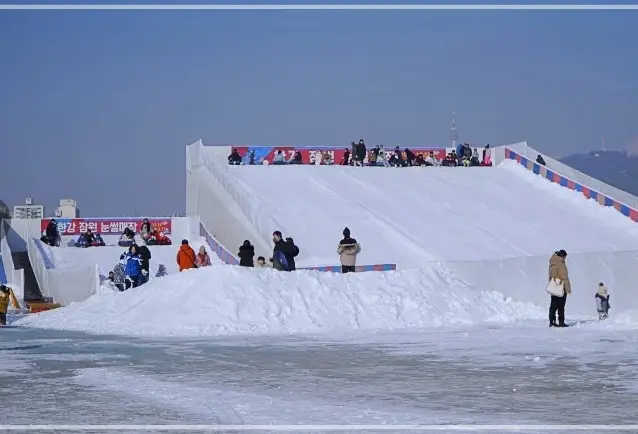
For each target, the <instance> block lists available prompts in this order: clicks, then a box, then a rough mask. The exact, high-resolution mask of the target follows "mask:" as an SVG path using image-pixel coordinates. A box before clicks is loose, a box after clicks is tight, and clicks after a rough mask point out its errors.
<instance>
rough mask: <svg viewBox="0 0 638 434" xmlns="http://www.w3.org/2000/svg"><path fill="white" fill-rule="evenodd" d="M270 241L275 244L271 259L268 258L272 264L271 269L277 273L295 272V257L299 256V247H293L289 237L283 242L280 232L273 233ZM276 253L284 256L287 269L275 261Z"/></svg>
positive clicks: (293, 243)
mask: <svg viewBox="0 0 638 434" xmlns="http://www.w3.org/2000/svg"><path fill="white" fill-rule="evenodd" d="M272 241H273V242H274V243H275V247H274V248H273V257H272V258H270V262H272V263H273V268H275V269H276V270H279V271H295V269H296V268H297V266H296V264H295V257H296V256H297V255H298V254H299V247H297V246H295V242H294V241H293V239H292V238H290V237H289V238H286V241H284V240H283V237H282V235H281V232H280V231H275V232H273V234H272ZM277 252H281V253H283V254H284V256H285V258H286V262H287V263H288V267H284V266H283V264H281V263H279V262H278V261H277V260H276V258H277Z"/></svg>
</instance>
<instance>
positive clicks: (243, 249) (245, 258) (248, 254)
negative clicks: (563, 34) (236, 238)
mask: <svg viewBox="0 0 638 434" xmlns="http://www.w3.org/2000/svg"><path fill="white" fill-rule="evenodd" d="M238 256H239V265H240V266H242V267H254V266H255V263H254V261H253V258H254V257H255V246H253V245H252V244H250V241H248V240H246V241H244V244H242V245H241V246H239V254H238Z"/></svg>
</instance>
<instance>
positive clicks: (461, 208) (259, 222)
mask: <svg viewBox="0 0 638 434" xmlns="http://www.w3.org/2000/svg"><path fill="white" fill-rule="evenodd" d="M219 170H226V173H225V174H224V175H223V176H225V177H227V178H228V182H227V183H226V185H227V186H232V187H231V188H233V189H234V190H235V191H236V192H237V194H238V195H240V196H241V197H250V198H252V200H251V201H250V202H248V203H249V204H250V207H245V208H244V211H245V212H246V214H247V217H248V218H249V219H250V220H251V222H252V224H253V225H254V226H255V227H256V228H257V230H258V231H259V234H260V235H262V236H263V237H264V239H269V238H271V234H272V232H273V230H275V229H279V230H281V231H282V232H283V233H284V235H285V236H291V237H293V238H294V240H295V242H296V243H297V245H298V246H300V248H301V254H300V255H299V261H298V264H300V265H301V266H311V265H333V264H335V262H336V261H337V259H336V255H335V248H336V245H337V243H338V241H339V240H340V239H341V232H342V230H343V228H344V226H348V227H349V228H350V230H351V232H352V236H353V237H354V238H356V239H357V240H359V241H361V242H362V246H363V251H362V253H361V255H360V257H359V262H360V263H362V264H375V263H376V264H379V263H396V264H397V267H398V268H414V267H422V266H423V265H424V263H426V262H432V261H473V260H488V259H505V258H515V257H524V256H535V255H548V254H550V253H551V252H554V251H556V250H558V249H566V250H567V251H568V252H570V253H579V252H593V251H607V250H631V249H635V248H636V246H638V229H637V228H636V225H635V224H634V223H633V222H632V221H631V220H629V219H627V218H626V217H623V216H622V215H620V214H619V213H617V212H615V211H614V210H613V209H605V208H603V207H602V206H600V205H598V204H597V203H595V202H594V201H587V200H585V199H584V198H583V197H582V196H581V195H580V194H579V193H576V192H573V191H569V190H566V189H564V188H561V187H559V186H558V185H555V184H554V185H552V184H551V183H549V182H548V181H546V180H543V179H541V178H539V177H538V176H534V175H533V174H531V173H530V172H528V171H527V170H525V169H524V168H522V167H520V166H519V165H517V164H516V163H514V162H512V161H505V162H504V163H503V165H501V166H500V167H495V168H435V169H424V168H418V167H414V168H405V169H392V168H390V169H386V168H352V167H330V166H302V167H300V166H280V167H275V166H228V165H226V166H224V167H223V168H220V169H219ZM282 185H285V192H282V190H281V188H279V186H282Z"/></svg>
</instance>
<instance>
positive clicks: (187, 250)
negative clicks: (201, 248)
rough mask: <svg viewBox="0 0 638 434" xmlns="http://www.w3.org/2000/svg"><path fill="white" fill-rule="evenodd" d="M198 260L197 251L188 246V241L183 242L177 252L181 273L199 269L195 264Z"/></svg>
mask: <svg viewBox="0 0 638 434" xmlns="http://www.w3.org/2000/svg"><path fill="white" fill-rule="evenodd" d="M196 261H197V258H196V256H195V250H193V248H192V247H191V246H189V245H188V240H182V245H181V246H180V247H179V250H178V251H177V265H179V271H184V270H187V269H189V268H197V265H196V264H195V263H196Z"/></svg>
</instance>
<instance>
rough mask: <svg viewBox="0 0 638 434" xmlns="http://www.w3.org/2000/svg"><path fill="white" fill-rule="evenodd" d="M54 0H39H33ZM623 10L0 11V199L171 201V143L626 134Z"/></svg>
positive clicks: (166, 206) (629, 63) (179, 173)
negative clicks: (453, 130) (453, 123)
mask: <svg viewBox="0 0 638 434" xmlns="http://www.w3.org/2000/svg"><path fill="white" fill-rule="evenodd" d="M49 3H53V2H49ZM637 18H638V11H636V12H626V11H625V12H512V11H496V12H485V11H436V12H415V11H407V12H403V11H382V12H379V11H318V12H317V11H308V12H304V11H188V12H186V11H181V12H180V11H170V12H169V11H146V12H130V11H129V12H121V11H98V12H90V11H70V12H62V11H0V58H1V59H2V67H1V68H0V82H1V83H2V98H1V99H0V101H1V103H0V118H1V119H2V123H1V128H0V147H1V151H2V153H1V155H2V157H3V164H2V170H3V172H4V173H3V175H4V182H3V186H4V187H3V188H2V197H1V199H3V200H4V201H5V202H7V204H9V205H13V204H15V203H21V202H22V201H23V198H24V197H25V196H33V197H34V199H35V201H36V202H38V203H44V204H45V205H46V206H47V208H48V209H49V210H50V211H52V210H53V207H54V206H55V205H56V203H57V201H58V200H59V199H60V198H62V197H72V198H75V199H77V200H78V202H79V205H80V207H81V210H82V213H83V215H85V216H115V215H128V214H140V215H141V214H149V215H162V214H168V213H172V212H174V211H177V212H180V211H183V210H184V202H185V198H184V190H185V174H184V165H185V162H184V153H185V150H184V147H185V145H187V144H188V143H191V142H193V141H195V140H197V139H199V138H202V139H204V142H205V143H233V144H268V145H277V144H300V145H314V144H317V145H325V144H332V145H339V144H346V143H349V142H350V141H351V140H354V139H359V138H364V139H366V141H367V142H368V143H384V144H387V145H395V144H406V145H447V144H448V142H449V128H450V119H451V113H452V111H453V110H456V112H457V122H458V128H459V135H460V138H461V139H462V140H467V141H470V142H471V143H475V144H477V145H483V144H485V143H492V144H505V143H511V142H516V141H520V140H528V141H529V142H530V143H531V144H532V145H533V146H535V147H537V148H539V149H541V150H542V151H544V152H546V153H548V154H550V155H566V154H570V153H575V152H583V151H587V150H590V149H593V148H597V147H600V145H601V142H602V139H603V138H605V139H606V143H607V147H608V148H617V149H620V148H625V147H627V146H629V145H631V144H636V145H638V123H637V122H636V119H638V84H637V77H638V58H636V56H635V55H634V52H635V47H633V45H634V44H635V41H638V26H636V19H637Z"/></svg>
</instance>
